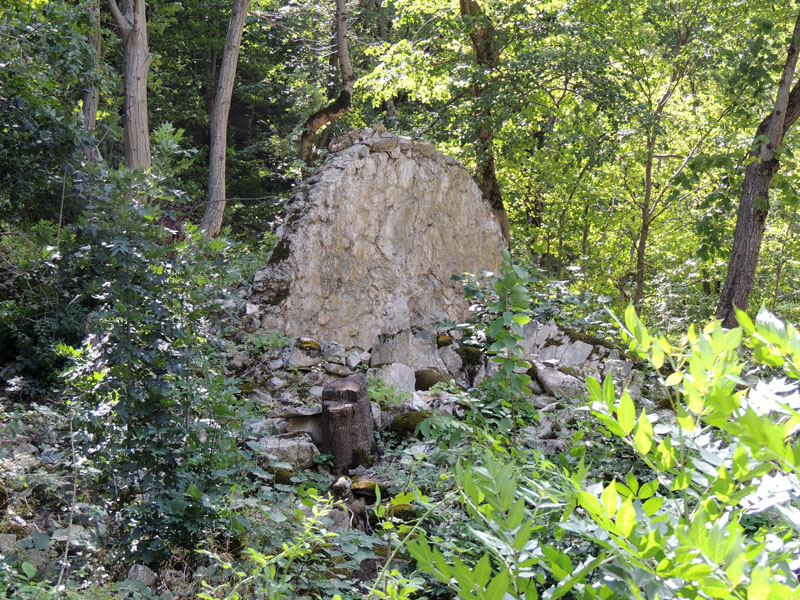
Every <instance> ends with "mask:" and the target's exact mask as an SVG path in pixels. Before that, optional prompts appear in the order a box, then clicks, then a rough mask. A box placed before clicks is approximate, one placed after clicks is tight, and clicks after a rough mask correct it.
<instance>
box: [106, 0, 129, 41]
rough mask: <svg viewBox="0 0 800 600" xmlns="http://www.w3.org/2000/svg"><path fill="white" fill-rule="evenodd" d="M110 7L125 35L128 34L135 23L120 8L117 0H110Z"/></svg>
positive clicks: (115, 20)
mask: <svg viewBox="0 0 800 600" xmlns="http://www.w3.org/2000/svg"><path fill="white" fill-rule="evenodd" d="M108 9H109V10H110V11H111V16H112V17H114V22H115V23H116V24H117V27H119V28H120V31H121V32H122V33H123V35H127V32H128V31H130V30H131V29H132V28H133V24H132V23H131V22H130V21H129V20H128V19H127V18H126V17H125V15H123V14H122V12H121V11H120V10H119V6H117V0H108Z"/></svg>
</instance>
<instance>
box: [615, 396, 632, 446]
mask: <svg viewBox="0 0 800 600" xmlns="http://www.w3.org/2000/svg"><path fill="white" fill-rule="evenodd" d="M635 420H636V407H635V406H634V405H633V399H632V398H631V395H630V394H629V393H628V390H625V391H624V392H622V397H621V398H620V399H619V405H618V406H617V423H619V426H620V428H621V429H622V431H623V435H628V434H629V433H630V432H631V431H632V430H633V425H634V423H635Z"/></svg>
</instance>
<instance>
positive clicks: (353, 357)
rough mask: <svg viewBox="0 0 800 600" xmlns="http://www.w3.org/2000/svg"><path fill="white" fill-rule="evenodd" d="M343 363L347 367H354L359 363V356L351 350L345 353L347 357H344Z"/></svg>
mask: <svg viewBox="0 0 800 600" xmlns="http://www.w3.org/2000/svg"><path fill="white" fill-rule="evenodd" d="M344 364H345V365H346V366H347V368H348V369H355V368H356V367H357V366H358V365H360V364H361V356H360V355H359V354H357V353H355V352H352V353H350V354H348V355H347V358H345V359H344Z"/></svg>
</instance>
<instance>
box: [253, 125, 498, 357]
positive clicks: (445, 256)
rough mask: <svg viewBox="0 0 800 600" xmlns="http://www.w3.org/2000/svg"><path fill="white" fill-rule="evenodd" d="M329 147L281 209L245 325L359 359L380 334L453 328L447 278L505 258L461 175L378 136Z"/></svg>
mask: <svg viewBox="0 0 800 600" xmlns="http://www.w3.org/2000/svg"><path fill="white" fill-rule="evenodd" d="M348 144H349V145H348ZM343 146H344V147H343ZM338 147H339V148H341V149H339V151H338V152H332V153H330V154H329V155H328V157H327V158H326V160H325V161H324V162H323V164H322V165H321V166H320V168H319V169H318V170H317V171H316V173H315V174H314V175H313V176H311V177H310V178H308V179H306V180H305V181H304V182H303V183H302V184H301V185H300V186H299V187H298V189H297V191H296V193H295V194H294V196H293V197H292V199H291V201H290V202H289V204H288V205H287V210H286V215H285V220H284V223H283V225H282V226H281V228H280V229H279V231H278V240H277V243H276V246H275V249H274V250H273V252H272V255H271V256H270V259H269V262H268V264H267V266H266V267H265V268H264V269H261V270H260V271H259V272H258V273H256V276H255V280H254V284H253V288H254V290H255V293H254V297H253V299H252V302H255V303H257V304H258V305H260V307H261V308H260V313H258V316H257V317H254V318H258V319H259V321H260V326H261V327H263V328H269V329H279V330H281V331H283V332H285V333H286V334H287V335H289V336H292V337H299V336H309V337H312V338H314V339H335V340H337V341H339V342H341V343H342V344H344V346H345V347H348V348H352V347H359V348H363V349H367V348H371V347H372V346H374V345H375V342H376V341H377V339H378V336H379V335H380V334H393V333H396V332H399V331H402V330H405V329H411V328H413V327H426V326H429V325H430V324H431V323H432V322H434V321H442V320H452V321H456V322H459V321H463V320H464V319H465V318H466V317H467V314H468V312H467V310H468V304H467V302H466V301H465V299H464V294H463V290H462V288H461V286H460V285H459V284H457V283H456V282H453V281H451V279H450V278H451V275H452V274H453V273H461V272H465V271H468V272H473V273H477V272H480V271H481V270H483V269H487V270H497V268H498V266H499V264H500V262H501V260H502V257H501V251H502V250H503V248H504V246H505V242H504V240H503V236H502V233H501V230H500V225H499V224H498V222H497V220H496V218H495V217H494V216H493V214H492V212H491V210H490V209H489V206H488V205H487V203H486V202H485V201H484V200H483V199H482V197H481V193H480V191H479V190H478V187H477V186H476V185H475V182H474V181H473V180H472V177H471V176H470V174H469V172H468V171H467V170H466V169H465V168H464V167H463V166H462V165H461V164H460V163H458V162H457V161H456V160H454V159H453V158H450V157H449V156H445V155H444V154H441V153H440V152H438V151H436V149H435V148H434V147H433V145H432V144H429V143H425V142H417V141H414V140H412V139H411V138H407V137H403V136H396V135H393V134H390V133H387V132H385V131H384V130H382V128H376V129H372V128H368V129H365V130H363V131H361V132H360V133H357V134H351V135H350V136H349V137H348V138H347V140H346V143H339V145H338ZM250 317H253V315H250Z"/></svg>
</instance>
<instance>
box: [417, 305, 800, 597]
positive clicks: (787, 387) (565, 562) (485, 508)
mask: <svg viewBox="0 0 800 600" xmlns="http://www.w3.org/2000/svg"><path fill="white" fill-rule="evenodd" d="M738 318H739V322H740V323H741V325H742V327H741V328H737V329H733V330H730V331H726V330H723V329H722V328H721V327H720V325H719V323H712V324H711V325H709V326H708V327H706V328H705V329H704V330H703V331H702V332H699V333H698V332H696V331H695V330H694V329H690V331H689V333H688V334H687V336H686V337H685V338H684V339H683V340H682V341H681V342H680V343H678V344H672V343H670V342H668V341H667V340H666V339H665V338H664V337H662V336H657V337H656V336H652V335H651V334H650V333H649V332H648V330H647V329H646V327H645V326H644V325H643V324H642V322H641V321H640V320H639V319H638V317H637V316H636V313H635V311H633V309H632V308H631V309H629V310H628V311H627V312H626V318H625V323H624V325H622V336H623V339H624V341H625V342H626V344H628V346H629V348H630V349H631V351H634V352H636V353H637V354H638V355H639V356H640V357H641V358H643V359H646V360H648V361H649V362H650V364H651V365H652V366H653V367H654V368H655V369H657V371H658V373H659V374H660V378H661V382H662V384H663V386H664V387H665V388H666V390H668V391H669V393H670V398H671V400H672V402H673V407H674V415H675V419H674V421H673V420H672V419H671V418H668V417H666V416H664V415H660V418H658V419H656V418H654V417H653V416H651V415H649V414H648V413H647V411H646V409H641V410H639V409H637V407H636V405H635V403H634V401H633V400H632V398H631V396H630V394H628V392H627V390H625V391H623V392H622V393H621V394H618V393H617V392H616V390H615V389H614V383H613V381H612V379H611V378H610V377H608V378H606V379H605V381H604V382H602V383H601V382H599V381H597V380H595V379H593V378H589V379H588V382H587V386H588V388H589V392H590V396H591V398H592V401H593V404H592V414H593V415H595V416H596V418H597V419H598V420H599V423H600V424H601V425H602V430H604V431H605V432H606V434H607V435H609V436H614V437H617V438H619V439H620V440H621V441H622V442H623V443H625V444H626V445H628V446H629V447H630V448H631V449H632V450H633V451H634V452H635V454H636V456H638V459H639V464H638V465H637V469H636V472H637V474H638V475H634V473H633V471H632V472H630V473H628V474H627V475H626V476H625V477H624V478H622V479H612V480H611V481H606V482H605V483H595V482H591V481H588V480H587V474H588V472H589V469H588V467H587V466H584V464H583V461H580V462H579V463H578V465H576V466H567V467H566V468H564V467H562V469H561V470H557V469H555V468H542V467H541V466H540V467H539V468H538V469H537V471H536V472H537V476H536V477H535V478H530V477H526V473H527V472H528V470H530V469H531V464H532V463H531V458H530V457H528V458H524V456H523V455H522V454H520V451H519V449H514V448H511V449H510V454H509V455H504V454H503V453H502V452H501V451H500V449H496V450H495V451H494V453H493V454H489V455H487V457H486V458H485V459H484V460H483V464H476V463H472V462H462V463H461V464H460V466H459V468H457V469H456V483H457V489H458V491H459V494H460V495H461V496H462V498H464V503H465V506H466V510H467V513H468V515H469V516H470V517H471V520H470V528H471V530H472V531H473V532H474V535H475V536H476V537H477V538H478V539H479V540H480V541H481V543H482V544H483V545H484V546H485V548H486V551H485V553H484V554H483V555H482V556H481V557H480V559H476V558H474V557H470V556H462V557H459V556H453V555H450V556H447V555H446V554H445V553H444V552H442V550H441V546H440V545H439V544H438V543H437V541H436V540H433V541H434V542H435V543H434V544H433V545H432V544H431V543H430V542H429V541H428V539H427V538H426V537H425V536H421V537H420V539H419V540H417V541H411V542H409V544H408V546H409V551H410V552H411V553H412V554H413V555H414V557H415V558H416V559H417V563H418V566H419V567H420V568H421V569H422V570H423V571H425V572H427V573H430V574H432V575H433V576H434V577H436V578H437V579H438V580H439V581H441V582H442V583H444V584H445V585H447V586H448V587H450V588H451V589H452V590H453V591H454V592H455V593H457V594H458V596H459V597H460V598H464V599H467V598H470V599H474V598H481V599H487V600H490V599H498V600H499V599H504V598H517V599H523V598H525V599H528V598H538V597H540V596H541V597H546V598H559V597H562V596H565V595H566V594H568V593H569V594H570V595H571V597H574V598H586V599H590V598H591V599H594V598H604V599H610V598H619V599H623V598H624V599H627V598H648V599H650V598H662V599H665V598H708V597H711V598H742V599H747V600H750V599H754V598H770V599H772V598H778V599H779V598H796V597H797V592H798V589H800V586H799V585H798V581H797V575H796V573H797V570H798V568H800V563H799V562H798V559H797V556H798V555H800V536H798V532H797V527H796V524H797V523H798V522H800V500H798V498H800V494H798V491H800V482H799V481H798V471H799V469H800V453H798V450H797V442H796V433H797V430H798V427H800V412H798V408H800V393H798V385H797V383H796V382H792V381H790V380H792V379H794V380H796V379H800V334H798V331H797V330H796V329H795V328H793V327H792V326H786V325H784V324H783V323H782V322H780V321H779V320H778V319H776V318H775V317H774V316H773V315H771V314H770V313H768V312H766V311H763V310H762V312H761V313H759V315H758V317H757V319H756V322H755V323H753V322H751V321H750V319H749V318H748V317H747V315H746V314H744V313H741V312H740V313H738ZM743 346H744V347H745V348H746V349H747V353H748V354H749V355H750V356H751V359H752V364H753V367H752V370H751V371H750V372H749V373H748V372H746V371H745V363H744V362H743V361H742V352H743V350H744V348H743ZM765 368H766V370H764V369H765ZM776 370H782V371H783V374H784V375H785V376H787V377H788V378H789V380H787V379H784V378H775V379H772V380H771V381H767V380H766V378H767V377H768V376H769V375H770V374H772V373H774V372H775V371H776ZM753 375H757V376H758V377H759V378H758V379H753ZM745 377H747V378H748V379H747V381H748V383H749V385H750V387H749V388H748V387H746V385H745V381H746V380H745V379H744V378H745ZM515 456H516V458H514V457H515ZM500 457H502V460H501V458H500ZM534 460H535V459H534ZM551 467H552V466H551ZM557 540H561V543H560V544H558V545H559V548H556V544H555V543H554V541H557ZM564 542H567V543H566V544H565V543H564Z"/></svg>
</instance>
